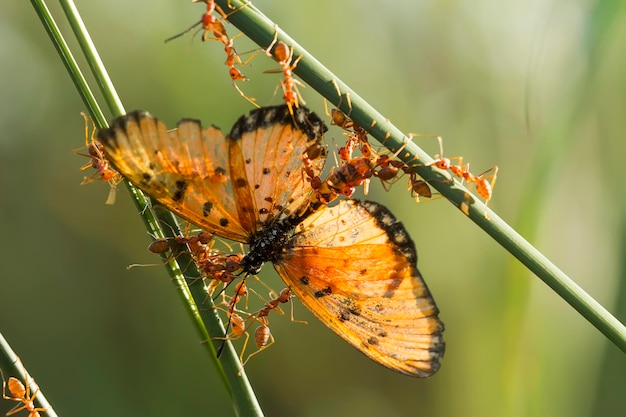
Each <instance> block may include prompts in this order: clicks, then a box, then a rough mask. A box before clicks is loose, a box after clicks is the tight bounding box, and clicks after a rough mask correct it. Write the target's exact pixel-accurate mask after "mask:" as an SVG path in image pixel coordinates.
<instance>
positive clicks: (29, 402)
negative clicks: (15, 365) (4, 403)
mask: <svg viewBox="0 0 626 417" xmlns="http://www.w3.org/2000/svg"><path fill="white" fill-rule="evenodd" d="M24 376H25V378H24V381H26V386H24V384H22V382H21V381H20V380H19V379H17V378H14V377H9V382H8V383H7V382H6V381H5V380H4V375H3V376H2V398H4V399H5V400H8V401H15V402H18V403H21V404H16V405H15V407H13V408H12V409H11V410H9V412H8V413H7V414H6V415H7V416H12V415H13V414H17V413H19V412H20V411H22V410H26V411H28V417H39V416H40V414H39V412H40V411H41V412H46V411H48V409H47V408H42V407H35V397H36V396H37V393H38V392H39V388H37V389H35V391H33V392H32V395H31V392H30V385H29V383H28V379H29V377H28V375H26V374H25V375H24ZM7 386H8V388H9V393H10V394H11V395H12V396H11V397H10V396H8V395H6V388H7Z"/></svg>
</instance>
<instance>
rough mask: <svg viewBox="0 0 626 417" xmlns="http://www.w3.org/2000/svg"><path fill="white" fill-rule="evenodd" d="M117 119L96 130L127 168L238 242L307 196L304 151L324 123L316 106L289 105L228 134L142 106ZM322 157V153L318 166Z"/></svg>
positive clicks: (192, 217)
mask: <svg viewBox="0 0 626 417" xmlns="http://www.w3.org/2000/svg"><path fill="white" fill-rule="evenodd" d="M294 120H295V121H294ZM111 126H112V127H111V128H109V129H103V130H101V131H100V132H99V133H98V138H99V140H100V141H101V142H102V144H103V146H104V150H105V154H106V156H107V158H108V159H109V161H110V162H111V163H112V164H113V165H114V166H115V167H116V169H117V170H118V171H119V172H120V173H122V175H124V176H125V177H126V178H128V179H129V180H130V181H131V182H132V183H133V184H134V185H136V186H137V187H139V188H140V189H141V190H142V191H144V192H146V194H148V195H149V196H150V197H152V198H154V199H155V200H157V201H158V202H159V203H160V204H162V205H163V206H165V207H166V208H168V209H169V210H171V211H173V212H174V213H176V214H177V215H179V216H180V217H182V218H184V219H186V220H188V221H189V222H191V223H193V224H195V225H197V226H199V227H201V228H202V229H205V230H208V231H211V232H213V233H215V234H217V235H219V236H222V237H226V238H229V239H232V240H236V241H239V242H248V241H249V240H250V239H251V237H252V236H253V235H254V234H255V233H256V232H257V231H258V230H261V229H262V227H263V224H264V223H266V222H268V221H272V220H274V219H275V218H278V217H282V216H288V215H289V214H290V213H291V212H292V211H294V210H295V209H297V208H299V207H300V205H302V204H303V202H304V200H305V199H306V196H307V195H308V192H304V190H305V189H306V187H305V184H304V175H303V174H302V159H301V157H300V155H302V153H303V152H304V151H305V150H306V149H307V148H308V147H309V146H310V145H311V144H312V143H316V142H319V141H321V139H322V134H323V132H324V130H325V129H326V128H325V126H324V125H323V123H322V121H321V120H320V119H319V118H318V117H317V116H316V115H315V114H314V113H310V112H309V111H308V110H306V109H304V108H301V109H298V111H297V112H296V114H295V115H294V117H293V118H292V117H291V115H290V114H289V111H288V109H287V106H284V105H283V106H277V107H265V108H262V109H257V110H253V111H252V112H251V113H250V115H249V116H243V117H241V118H240V119H239V120H238V121H237V122H236V123H235V126H234V127H233V130H232V132H231V134H230V136H229V137H225V136H224V135H223V133H222V132H221V131H220V130H219V129H217V128H215V127H209V128H207V129H204V130H203V129H202V126H201V124H200V122H199V121H197V120H190V119H183V120H181V121H180V122H179V123H178V125H177V129H173V130H171V131H167V128H166V126H165V125H164V124H163V123H162V122H160V121H159V120H157V119H156V118H154V117H153V116H151V115H150V114H149V113H146V112H138V111H137V112H132V113H129V114H128V115H126V116H122V117H120V118H118V119H116V120H115V121H114V122H113V123H112V125H111ZM294 154H295V155H298V156H297V157H294ZM265 158H272V159H267V160H266V159H265ZM324 162H325V157H324V155H320V157H319V158H318V159H317V160H316V161H315V164H314V170H315V171H316V173H318V174H319V172H321V169H322V166H323V164H324ZM309 189H310V187H309ZM305 194H306V195H305Z"/></svg>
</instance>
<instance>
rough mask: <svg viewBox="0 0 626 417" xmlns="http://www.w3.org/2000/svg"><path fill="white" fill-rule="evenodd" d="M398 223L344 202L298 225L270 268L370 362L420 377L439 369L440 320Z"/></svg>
mask: <svg viewBox="0 0 626 417" xmlns="http://www.w3.org/2000/svg"><path fill="white" fill-rule="evenodd" d="M416 262H417V256H416V252H415V248H414V245H413V242H412V241H411V239H410V237H409V236H408V234H407V233H406V231H405V229H404V227H403V226H402V224H401V223H398V222H396V220H395V218H394V217H393V216H392V215H391V214H390V213H389V211H388V210H387V209H385V208H384V207H382V206H380V205H378V204H376V203H371V202H365V203H358V202H355V201H352V200H348V201H342V202H340V203H339V204H338V205H337V206H335V207H333V208H328V207H326V208H323V209H322V210H321V211H320V212H318V213H316V214H314V215H313V216H311V217H310V218H308V219H307V220H305V221H304V222H303V223H302V224H301V225H299V226H298V227H297V228H296V233H295V235H294V236H293V238H292V239H291V241H290V242H289V247H288V248H287V249H286V250H285V253H284V254H283V256H282V258H281V259H280V260H279V261H278V262H276V264H275V266H276V269H277V271H278V272H279V274H280V275H281V277H282V278H283V279H284V280H285V282H286V283H287V284H288V285H289V286H290V288H291V289H292V291H293V292H294V293H295V294H296V295H297V296H298V298H300V299H301V300H302V302H303V303H304V304H305V305H306V306H307V307H308V308H309V309H310V310H311V311H312V312H313V313H314V314H315V315H316V316H317V317H318V318H319V319H320V320H322V322H324V323H325V324H326V325H327V326H329V327H330V328H331V329H333V330H334V331H335V332H336V333H337V334H339V335H340V336H341V337H343V338H344V339H345V340H346V341H348V342H349V343H350V344H352V345H353V346H355V347H356V348H357V349H359V350H361V351H362V352H363V353H365V354H366V355H367V356H369V357H370V358H372V359H374V360H375V361H377V362H379V363H381V364H383V365H385V366H387V367H389V368H391V369H394V370H396V371H399V372H402V373H405V374H408V375H412V376H420V377H425V376H429V375H431V374H433V373H434V372H436V371H437V369H438V368H439V359H440V358H441V357H442V356H443V351H444V342H443V338H442V335H441V333H442V331H443V324H442V323H441V321H440V320H439V318H438V316H437V315H438V310H437V307H436V305H435V303H434V301H433V299H432V297H431V295H430V292H429V291H428V288H427V287H426V284H425V283H424V281H423V279H422V277H421V275H420V273H419V271H418V270H417V267H416Z"/></svg>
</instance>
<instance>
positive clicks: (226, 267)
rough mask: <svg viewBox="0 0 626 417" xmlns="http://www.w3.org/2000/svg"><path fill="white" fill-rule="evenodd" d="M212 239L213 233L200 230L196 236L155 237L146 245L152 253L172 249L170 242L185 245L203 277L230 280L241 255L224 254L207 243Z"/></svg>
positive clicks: (233, 275) (160, 252)
mask: <svg viewBox="0 0 626 417" xmlns="http://www.w3.org/2000/svg"><path fill="white" fill-rule="evenodd" d="M212 241H213V234H212V233H209V232H205V231H202V232H200V233H198V235H196V236H190V237H185V236H175V237H171V238H162V239H156V240H155V241H153V242H152V243H151V244H150V245H149V246H148V250H149V251H150V252H152V253H158V254H163V253H165V252H167V251H168V250H170V249H172V244H177V245H187V247H188V249H189V250H188V253H189V255H191V258H192V260H193V261H194V263H195V264H196V266H197V268H198V270H199V271H200V272H202V273H203V275H204V277H205V278H208V279H210V280H215V281H219V282H231V281H232V280H233V279H235V278H236V275H235V272H236V271H237V270H239V269H240V262H241V260H242V259H243V255H242V254H230V255H227V254H224V253H222V252H220V251H219V250H216V249H213V246H212V245H209V243H211V242H212ZM174 256H175V255H174Z"/></svg>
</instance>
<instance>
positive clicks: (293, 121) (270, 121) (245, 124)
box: [229, 104, 328, 140]
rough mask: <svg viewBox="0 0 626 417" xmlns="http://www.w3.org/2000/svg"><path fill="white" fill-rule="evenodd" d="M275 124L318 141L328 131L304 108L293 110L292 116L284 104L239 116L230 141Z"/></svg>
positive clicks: (313, 114) (314, 115)
mask: <svg viewBox="0 0 626 417" xmlns="http://www.w3.org/2000/svg"><path fill="white" fill-rule="evenodd" d="M275 124H283V125H287V124H289V125H292V126H294V127H296V128H297V129H299V130H301V131H303V132H304V133H306V135H307V136H308V137H309V139H311V140H318V139H319V138H321V137H322V135H323V134H324V132H326V131H327V130H328V128H327V127H326V125H325V124H324V122H323V121H322V120H321V119H320V118H319V117H318V116H317V115H316V114H315V113H313V112H312V111H310V110H309V109H307V108H306V107H298V108H296V109H293V115H292V114H291V112H290V111H289V107H288V106H287V105H286V104H283V105H280V106H270V107H261V108H259V109H254V110H252V111H251V112H250V114H249V115H247V116H245V115H244V116H241V117H240V118H239V120H237V121H236V122H235V124H234V126H233V128H232V130H231V132H230V135H229V137H230V139H233V140H239V139H240V138H241V135H243V134H244V133H248V132H252V131H254V130H257V129H261V128H267V127H269V126H272V125H275Z"/></svg>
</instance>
